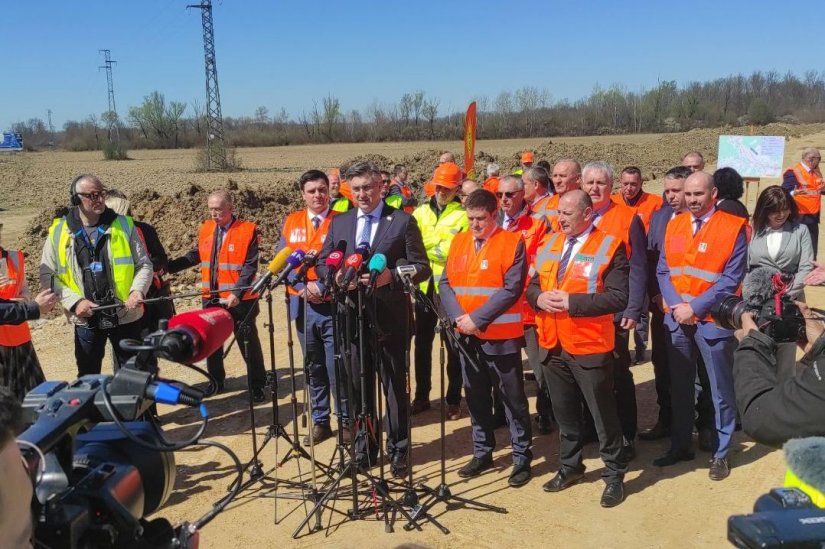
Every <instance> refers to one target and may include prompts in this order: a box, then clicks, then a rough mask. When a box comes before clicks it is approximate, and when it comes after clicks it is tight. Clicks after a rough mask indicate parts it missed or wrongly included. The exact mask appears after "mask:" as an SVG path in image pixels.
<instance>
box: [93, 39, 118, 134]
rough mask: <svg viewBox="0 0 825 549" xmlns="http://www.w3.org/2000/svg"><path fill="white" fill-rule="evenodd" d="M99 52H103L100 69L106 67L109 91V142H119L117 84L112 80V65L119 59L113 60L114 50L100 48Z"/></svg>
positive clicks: (107, 115)
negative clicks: (116, 104) (116, 101)
mask: <svg viewBox="0 0 825 549" xmlns="http://www.w3.org/2000/svg"><path fill="white" fill-rule="evenodd" d="M98 52H100V53H102V54H103V65H100V66H99V67H98V70H100V69H106V84H107V87H108V91H109V110H108V111H106V125H107V126H108V131H109V142H110V143H119V142H120V133H119V132H118V129H117V126H118V124H117V107H116V106H115V84H114V81H113V80H112V65H114V64H115V63H117V61H112V57H111V53H112V52H111V51H110V50H98Z"/></svg>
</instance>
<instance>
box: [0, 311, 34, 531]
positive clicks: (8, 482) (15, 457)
mask: <svg viewBox="0 0 825 549" xmlns="http://www.w3.org/2000/svg"><path fill="white" fill-rule="evenodd" d="M38 297H39V296H38ZM2 309H3V311H4V313H3V320H5V316H6V315H5V310H6V309H7V307H6V303H2ZM21 427H22V410H21V409H20V404H19V403H18V402H17V400H16V399H15V398H14V396H12V394H11V393H9V392H8V391H7V390H6V389H5V388H3V387H0V545H2V546H3V547H31V546H32V532H33V529H32V525H33V522H32V512H31V504H30V502H31V500H32V494H33V491H34V486H33V483H32V480H31V476H30V475H29V472H28V470H27V468H26V465H25V462H24V461H23V458H22V456H21V454H20V449H19V448H18V447H17V444H15V441H14V440H15V437H16V436H17V433H18V432H19V431H20V429H21Z"/></svg>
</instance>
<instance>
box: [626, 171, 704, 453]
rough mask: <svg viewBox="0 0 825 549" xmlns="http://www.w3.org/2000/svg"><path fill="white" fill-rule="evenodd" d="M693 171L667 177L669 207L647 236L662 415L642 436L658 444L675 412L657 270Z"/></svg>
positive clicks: (682, 207) (655, 363) (653, 342)
mask: <svg viewBox="0 0 825 549" xmlns="http://www.w3.org/2000/svg"><path fill="white" fill-rule="evenodd" d="M691 173H692V172H691V171H690V168H688V167H686V166H677V167H675V168H672V169H671V170H668V172H667V173H666V174H665V192H664V195H665V202H666V203H667V205H666V206H663V207H662V208H660V209H658V210H656V211H655V212H654V213H653V215H652V216H651V217H650V229H649V231H648V233H647V265H648V277H647V293H648V295H649V296H650V340H651V354H650V360H651V362H653V375H654V378H655V383H656V403H657V404H658V405H659V415H658V417H657V419H656V424H655V425H654V426H653V427H651V428H650V429H645V430H644V431H642V432H640V433H639V438H640V439H642V440H657V439H660V438H667V437H669V436H670V424H671V419H672V417H673V412H672V408H671V404H670V370H669V369H668V365H667V334H666V333H665V325H664V322H665V317H664V308H663V305H662V292H661V291H660V290H659V281H658V279H657V278H656V266H657V265H658V264H659V255H660V254H661V253H662V242H663V241H664V239H665V229H666V228H667V224H668V222H669V221H670V220H671V219H673V218H674V217H676V216H677V215H679V214H680V213H682V212H684V211H685V210H686V209H687V204H685V179H687V177H688V176H689V175H690V174H691Z"/></svg>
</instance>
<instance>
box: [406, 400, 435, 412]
mask: <svg viewBox="0 0 825 549" xmlns="http://www.w3.org/2000/svg"><path fill="white" fill-rule="evenodd" d="M429 409H430V401H429V400H413V401H412V406H411V407H410V411H411V412H412V415H416V414H420V413H421V412H425V411H427V410H429Z"/></svg>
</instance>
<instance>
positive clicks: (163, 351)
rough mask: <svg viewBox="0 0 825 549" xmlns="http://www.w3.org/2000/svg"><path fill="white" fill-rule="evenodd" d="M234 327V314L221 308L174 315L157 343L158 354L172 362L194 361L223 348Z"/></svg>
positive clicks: (192, 362)
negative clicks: (167, 328)
mask: <svg viewBox="0 0 825 549" xmlns="http://www.w3.org/2000/svg"><path fill="white" fill-rule="evenodd" d="M233 327H234V322H233V321H232V315H231V314H229V311H227V310H225V309H221V308H220V307H210V308H208V309H203V310H200V311H188V312H186V313H181V314H179V315H175V316H173V317H172V318H170V319H169V330H168V331H167V332H166V333H165V334H163V336H162V337H161V339H160V342H159V343H158V354H159V355H160V356H161V357H163V358H165V359H166V360H171V361H172V362H182V363H184V364H194V363H195V362H199V361H201V360H203V359H204V358H206V357H208V356H209V355H211V354H212V353H214V352H215V351H217V350H218V349H220V348H221V347H223V342H224V341H226V339H227V338H228V337H229V336H230V335H231V334H232V329H233Z"/></svg>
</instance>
